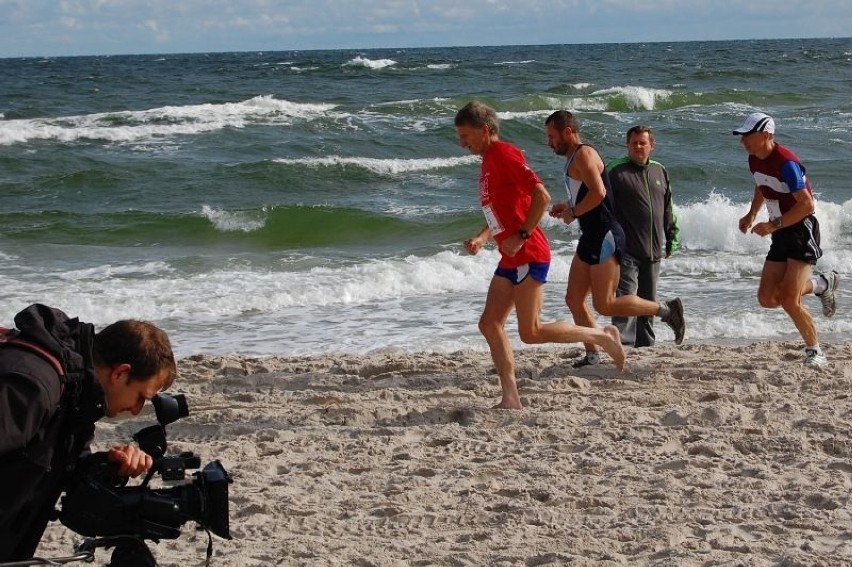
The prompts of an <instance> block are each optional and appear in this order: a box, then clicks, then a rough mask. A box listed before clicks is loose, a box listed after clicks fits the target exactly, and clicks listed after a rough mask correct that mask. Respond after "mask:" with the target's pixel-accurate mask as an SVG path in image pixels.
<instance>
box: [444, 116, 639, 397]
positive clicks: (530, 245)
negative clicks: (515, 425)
mask: <svg viewBox="0 0 852 567" xmlns="http://www.w3.org/2000/svg"><path fill="white" fill-rule="evenodd" d="M455 126H456V133H457V134H458V138H459V143H460V144H461V146H462V147H464V148H467V149H468V150H469V151H470V152H471V153H473V154H476V155H480V156H482V170H481V174H480V178H479V196H480V205H481V206H482V212H483V214H484V215H485V221H486V225H485V226H484V227H483V228H482V230H480V231H479V233H478V234H477V235H476V236H474V237H473V238H471V239H469V240H467V241H466V242H465V243H464V246H465V249H467V251H468V252H470V253H471V254H476V253H478V252H479V251H480V250H481V249H482V247H483V246H484V245H485V243H486V242H487V241H488V239H489V238H493V239H494V241H495V242H496V243H497V246H498V247H499V250H500V262H499V263H498V265H497V270H496V271H495V272H494V276H493V277H492V278H491V285H490V286H489V288H488V296H487V298H486V300H485V309H484V310H483V313H482V316H481V317H480V319H479V330H480V332H481V333H482V334H483V335H484V336H485V340H486V341H487V342H488V347H489V349H490V350H491V358H492V359H493V360H494V365H495V366H496V368H497V374H498V375H499V376H500V386H501V387H502V389H503V397H502V399H501V400H500V403H499V404H497V405H496V406H495V408H499V409H521V408H522V407H523V406H522V404H521V398H520V395H519V394H518V387H517V384H516V382H515V363H514V355H513V352H512V345H511V343H510V341H509V337H508V335H507V334H506V329H505V326H506V320H507V319H508V318H509V314H510V313H511V312H512V309H515V310H516V314H517V319H518V335H519V336H520V339H521V341H523V342H524V343H527V344H540V343H577V342H582V343H590V344H595V345H599V346H600V347H601V348H602V349H603V350H604V351H606V352H607V354H609V355H610V356H611V357H612V359H613V361H614V362H615V365H616V366H617V367H618V369H619V370H621V369H623V368H624V358H625V354H624V348H623V347H622V346H621V337H620V336H619V333H618V329H617V328H616V327H615V326H612V325H609V326H607V327H605V328H603V329H595V328H587V327H577V326H575V325H571V324H569V323H566V322H564V321H557V322H554V323H545V324H543V323H541V321H540V320H539V315H540V312H541V307H542V302H543V288H542V286H543V285H544V283H545V282H546V281H547V272H548V269H549V268H550V244H549V243H548V241H547V237H546V236H545V235H544V232H542V230H541V228H539V226H538V225H539V222H540V221H541V218H542V217H543V216H544V214H545V212H546V211H547V208H548V205H549V204H550V194H549V193H548V192H547V189H546V188H545V187H544V184H543V183H542V182H541V179H539V177H538V176H537V175H536V174H535V172H534V171H533V170H532V169H531V168H530V167H529V166H528V165H527V163H526V159H525V158H524V155H523V153H522V152H521V151H520V150H519V149H518V148H516V147H515V146H513V145H511V144H508V143H506V142H502V141H500V139H499V121H498V119H497V114H496V113H495V112H494V110H493V109H492V108H490V107H488V106H485V105H484V104H482V103H479V102H476V101H473V102H471V103H469V104H467V105H466V106H465V107H464V108H462V109H461V110H459V111H458V113H457V114H456V118H455Z"/></svg>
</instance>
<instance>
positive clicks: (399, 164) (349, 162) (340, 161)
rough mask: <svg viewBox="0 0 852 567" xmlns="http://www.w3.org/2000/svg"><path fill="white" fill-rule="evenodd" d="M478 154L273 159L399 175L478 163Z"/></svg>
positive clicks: (286, 163) (297, 163)
mask: <svg viewBox="0 0 852 567" xmlns="http://www.w3.org/2000/svg"><path fill="white" fill-rule="evenodd" d="M479 159H480V158H479V157H477V156H472V155H471V156H461V157H449V158H421V159H393V158H391V159H377V158H366V157H343V156H327V157H321V158H296V159H289V158H281V159H276V160H273V161H274V162H275V163H280V164H285V165H300V166H306V167H347V166H349V167H357V168H361V169H365V170H367V171H369V172H371V173H375V174H377V175H391V176H393V175H399V174H401V173H411V172H417V171H431V170H436V169H446V168H451V167H459V166H464V165H470V164H472V163H478V162H479Z"/></svg>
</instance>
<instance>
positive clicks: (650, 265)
mask: <svg viewBox="0 0 852 567" xmlns="http://www.w3.org/2000/svg"><path fill="white" fill-rule="evenodd" d="M654 146H655V143H654V132H653V131H652V130H651V128H649V127H648V126H642V125H639V126H634V127H632V128H630V130H628V131H627V156H625V157H623V158H621V159H617V160H615V161H612V162H610V163H609V164H607V172H608V173H609V179H610V184H611V187H612V192H613V197H614V200H615V216H616V218H617V219H618V222H619V224H621V226H622V228H623V229H624V235H625V250H624V252H623V254H622V258H621V279H620V281H619V283H618V290H617V291H616V294H617V295H619V296H621V295H632V294H636V295H638V296H639V297H641V298H643V299H648V300H650V301H656V300H657V280H658V279H659V276H660V260H661V259H662V258H663V257H665V258H668V257H669V256H671V254H672V253H674V251H675V250H677V248H678V245H679V233H680V229H679V227H678V222H677V216H676V215H675V212H674V206H673V204H672V191H671V185H670V183H669V174H668V172H667V171H666V168H665V167H663V165H662V164H661V163H659V162H657V161H654V160H652V159H651V152H652V151H653V150H654ZM612 323H613V325H616V326H617V327H618V328H619V330H620V331H621V341H622V343H624V344H630V345H633V346H636V347H645V346H653V345H654V340H655V335H654V326H653V325H654V318H653V317H613V318H612Z"/></svg>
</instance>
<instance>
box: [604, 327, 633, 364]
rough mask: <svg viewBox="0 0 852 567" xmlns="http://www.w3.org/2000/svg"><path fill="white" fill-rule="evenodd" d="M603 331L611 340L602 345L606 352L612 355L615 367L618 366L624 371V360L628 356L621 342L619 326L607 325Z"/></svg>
mask: <svg viewBox="0 0 852 567" xmlns="http://www.w3.org/2000/svg"><path fill="white" fill-rule="evenodd" d="M603 332H604V334H605V335H606V336H607V337H609V340H608V341H605V342H603V343H602V344H601V347H603V349H604V350H605V351H606V353H607V354H608V355H609V356H610V357H612V360H613V361H614V362H615V367H616V368H618V370H619V371H623V370H624V361H625V359H626V358H627V355H626V354H625V353H624V346H622V344H621V333H619V332H618V327H616V326H615V325H607V326H606V327H604V328H603Z"/></svg>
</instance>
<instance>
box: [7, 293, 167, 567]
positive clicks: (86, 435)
mask: <svg viewBox="0 0 852 567" xmlns="http://www.w3.org/2000/svg"><path fill="white" fill-rule="evenodd" d="M15 326H16V327H17V329H18V331H17V332H16V331H14V330H12V331H10V330H8V329H0V562H2V561H20V560H24V559H29V558H31V557H32V556H33V554H34V553H35V550H36V548H37V547H38V544H39V540H41V537H42V534H43V533H44V530H45V528H46V527H47V522H48V521H50V520H51V519H52V518H53V515H54V506H55V504H56V502H57V500H58V499H59V496H60V494H61V493H62V491H63V490H64V489H65V487H66V485H67V483H68V482H69V481H70V480H71V478H72V477H73V475H74V472H75V470H76V469H77V468H78V466H80V467H82V465H83V464H84V463H85V462H91V461H92V460H93V459H105V460H107V461H109V462H112V463H115V464H116V466H117V469H118V474H119V476H138V475H140V474H142V473H143V472H145V471H146V470H148V469H149V468H150V467H151V465H152V459H151V457H150V456H149V455H147V454H146V453H144V452H143V451H142V450H140V449H139V448H138V447H136V446H131V445H125V446H121V447H116V448H114V449H111V450H110V451H109V452H106V453H95V454H90V453H89V443H90V442H91V440H92V437H93V435H94V432H95V422H96V421H98V420H99V419H100V418H102V417H104V416H109V417H113V416H115V415H118V414H119V413H122V412H130V413H132V414H133V415H136V414H138V413H139V412H140V411H141V410H142V406H143V405H144V404H145V401H146V400H149V399H151V398H152V397H153V396H155V395H156V394H157V393H158V392H160V391H161V390H164V389H166V388H168V387H169V386H171V384H172V382H174V379H175V376H176V374H177V367H176V364H175V358H174V354H173V353H172V348H171V344H170V343H169V338H168V336H167V335H166V333H165V332H164V331H162V330H161V329H159V328H157V327H155V326H154V325H152V324H151V323H147V322H143V321H133V320H124V321H118V322H116V323H113V324H111V325H109V326H107V327H105V328H104V329H102V330H101V331H100V332H98V333H95V331H94V326H93V325H91V324H89V323H83V322H81V321H79V320H78V319H77V318H74V319H69V318H68V316H67V315H65V313H63V312H62V311H60V310H58V309H53V308H50V307H47V306H45V305H39V304H34V305H31V306H29V307H27V308H26V309H24V310H23V311H21V312H20V313H18V314H17V315H16V316H15Z"/></svg>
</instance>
